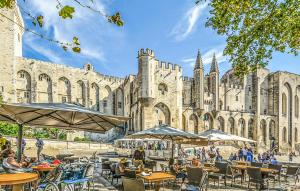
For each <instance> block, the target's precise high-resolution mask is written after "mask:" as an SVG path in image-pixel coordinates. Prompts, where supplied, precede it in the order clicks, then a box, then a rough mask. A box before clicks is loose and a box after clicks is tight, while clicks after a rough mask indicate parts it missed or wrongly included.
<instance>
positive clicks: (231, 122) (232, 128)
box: [228, 117, 235, 135]
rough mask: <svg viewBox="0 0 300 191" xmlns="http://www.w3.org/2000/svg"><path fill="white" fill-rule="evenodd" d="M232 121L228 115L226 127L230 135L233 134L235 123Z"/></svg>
mask: <svg viewBox="0 0 300 191" xmlns="http://www.w3.org/2000/svg"><path fill="white" fill-rule="evenodd" d="M234 123H235V121H234V118H233V117H230V118H229V119H228V125H229V127H228V129H229V133H230V134H232V135H234V134H235V124H234Z"/></svg>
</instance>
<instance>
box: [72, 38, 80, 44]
mask: <svg viewBox="0 0 300 191" xmlns="http://www.w3.org/2000/svg"><path fill="white" fill-rule="evenodd" d="M73 43H74V44H75V45H77V46H79V45H80V43H79V39H78V37H76V36H74V37H73Z"/></svg>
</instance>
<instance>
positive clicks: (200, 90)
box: [193, 50, 204, 111]
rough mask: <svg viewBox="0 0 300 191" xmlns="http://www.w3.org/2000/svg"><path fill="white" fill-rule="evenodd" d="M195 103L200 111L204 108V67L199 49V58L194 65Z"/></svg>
mask: <svg viewBox="0 0 300 191" xmlns="http://www.w3.org/2000/svg"><path fill="white" fill-rule="evenodd" d="M193 103H195V108H196V109H197V110H198V111H201V110H203V109H204V67H203V62H202V58H201V54H200V51H199V50H198V54H197V59H196V63H195V67H194V95H193Z"/></svg>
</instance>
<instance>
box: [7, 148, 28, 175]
mask: <svg viewBox="0 0 300 191" xmlns="http://www.w3.org/2000/svg"><path fill="white" fill-rule="evenodd" d="M2 154H3V168H4V169H5V170H7V171H8V172H18V171H26V170H24V169H23V168H24V167H28V166H29V165H30V161H27V160H26V158H25V156H23V157H22V160H21V162H17V161H16V159H15V152H14V151H13V150H11V149H7V150H5V151H4V152H3V153H2Z"/></svg>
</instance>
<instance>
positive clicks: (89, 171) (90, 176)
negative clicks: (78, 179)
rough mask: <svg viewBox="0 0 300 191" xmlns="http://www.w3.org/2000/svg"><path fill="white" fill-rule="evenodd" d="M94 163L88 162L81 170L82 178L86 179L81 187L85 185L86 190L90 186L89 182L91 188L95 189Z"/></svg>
mask: <svg viewBox="0 0 300 191" xmlns="http://www.w3.org/2000/svg"><path fill="white" fill-rule="evenodd" d="M94 170H95V168H94V165H92V164H88V165H87V166H86V167H85V169H84V171H83V176H82V178H84V179H87V181H86V184H85V185H84V186H83V188H86V185H87V188H88V190H90V187H91V184H92V185H93V190H95V189H94V188H95V184H94Z"/></svg>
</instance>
